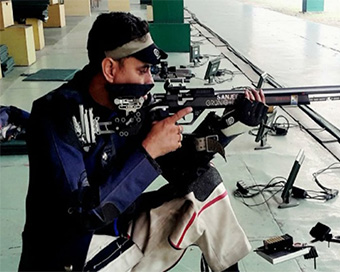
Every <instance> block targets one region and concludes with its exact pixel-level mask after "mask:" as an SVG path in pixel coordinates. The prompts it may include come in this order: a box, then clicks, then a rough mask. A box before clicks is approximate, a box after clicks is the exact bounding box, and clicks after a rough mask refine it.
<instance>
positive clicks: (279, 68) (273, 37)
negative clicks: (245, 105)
mask: <svg viewBox="0 0 340 272" xmlns="http://www.w3.org/2000/svg"><path fill="white" fill-rule="evenodd" d="M130 2H131V3H132V5H131V11H132V12H133V13H134V14H136V15H138V16H140V17H145V16H146V10H145V7H141V6H140V5H139V1H138V0H133V1H130ZM185 6H186V7H187V8H188V9H189V10H190V11H191V12H193V13H195V14H196V16H197V17H198V19H200V21H201V22H203V23H204V24H206V25H208V26H209V27H210V28H211V29H213V30H214V31H215V32H217V33H218V34H219V35H220V36H222V37H223V38H224V39H225V40H227V41H228V42H229V43H230V44H231V45H232V46H233V48H234V49H235V50H237V51H238V52H240V53H241V54H242V55H243V56H244V57H246V58H247V59H249V60H250V61H251V62H252V63H254V64H255V65H256V66H257V67H260V68H261V69H262V70H263V71H266V72H268V73H269V74H270V75H272V76H273V77H274V78H275V79H276V80H277V81H278V82H279V83H280V84H282V85H285V86H308V85H309V86H310V85H340V78H339V75H340V53H339V52H340V44H339V37H340V35H339V34H340V28H337V27H331V26H326V25H323V24H318V23H314V22H310V21H304V20H302V19H301V18H296V17H292V16H287V15H283V14H281V13H278V12H275V11H270V10H267V9H263V8H260V7H256V6H252V5H250V4H245V3H243V2H241V1H237V0H229V1H222V0H209V1H206V0H205V1H203V0H186V1H185ZM105 9H106V6H105V1H104V0H102V1H101V5H100V7H99V9H95V10H93V13H92V16H89V17H67V18H66V21H67V26H66V27H64V28H60V29H44V33H45V39H46V47H45V48H44V49H43V50H41V51H39V52H37V61H36V63H34V64H33V65H31V66H30V67H16V68H15V70H14V71H13V72H12V73H11V74H9V75H8V77H6V78H3V79H1V80H0V90H1V93H0V99H1V104H2V105H15V106H17V107H21V108H23V109H25V110H28V111H29V110H30V108H31V103H32V101H33V100H34V99H36V98H38V97H40V96H41V95H43V94H45V93H46V92H48V91H50V90H52V89H54V88H56V87H57V86H59V85H60V82H24V81H22V79H23V77H20V74H21V73H34V72H36V71H38V70H39V69H41V68H75V69H77V68H81V67H82V66H84V65H85V64H86V63H87V56H86V50H85V46H86V37H87V33H88V30H89V28H90V26H91V24H92V22H93V20H94V19H95V17H96V15H97V14H98V12H100V11H101V10H105ZM207 10H209V12H206V11H207ZM187 19H188V20H190V18H187ZM197 33H198V29H197V26H196V25H193V26H192V40H193V41H200V43H201V54H209V55H211V57H210V58H213V57H212V56H216V55H218V54H220V53H221V52H220V48H219V47H216V46H215V45H213V44H212V43H211V42H209V41H208V40H207V39H206V37H204V36H200V37H197V35H196V34H197ZM168 61H169V65H189V55H188V54H187V53H170V56H169V59H168ZM220 68H226V69H228V70H231V71H234V72H235V76H234V78H233V79H232V80H231V81H226V82H224V83H223V84H216V85H214V88H216V89H231V88H232V87H237V86H245V85H250V81H249V79H248V78H247V77H246V75H245V74H244V73H241V72H240V71H239V70H238V68H236V67H235V66H234V64H233V63H232V62H231V61H230V60H227V59H222V62H221V67H220ZM205 69H206V65H203V66H202V67H197V68H192V70H193V72H194V73H195V75H196V78H194V79H192V81H191V83H190V85H191V86H200V85H202V84H203V81H202V80H201V79H200V78H203V76H204V72H205ZM161 90H162V84H156V88H155V91H157V92H160V91H161ZM339 106H340V104H339V103H338V101H332V102H326V103H324V102H318V103H315V104H314V103H313V105H312V107H314V108H317V109H318V111H320V112H322V115H324V116H325V117H326V118H328V119H329V120H331V122H332V123H333V124H335V125H336V126H337V127H338V128H339V127H340V122H339V118H340V117H339V116H340V114H339V113H340V110H339ZM277 110H278V114H282V115H284V116H285V117H287V118H288V119H289V121H290V122H291V123H293V124H296V120H293V119H292V118H290V117H289V116H288V115H287V114H286V112H285V111H283V110H282V109H280V108H278V109H277ZM193 128H194V126H188V127H186V130H187V131H190V130H192V129H193ZM233 129H234V130H236V129H239V130H242V131H244V132H245V133H244V134H242V135H241V136H239V137H238V138H237V139H236V140H234V141H233V142H232V143H231V144H230V145H229V146H228V148H227V149H226V153H227V163H225V161H224V160H223V159H222V158H220V157H216V158H215V159H214V163H215V164H216V166H217V167H218V169H219V171H220V173H221V175H222V177H223V178H224V181H225V185H226V187H227V189H228V190H229V192H230V196H231V201H232V205H233V207H234V210H235V212H236V215H237V217H238V219H239V221H240V223H241V225H242V227H243V228H244V230H245V232H246V234H247V236H248V238H249V240H250V242H251V244H252V246H253V248H254V249H255V248H257V247H259V246H261V245H262V241H263V240H264V239H267V238H269V237H272V236H277V235H282V234H285V233H288V234H290V235H291V236H293V237H294V241H295V242H303V243H309V242H310V240H312V237H311V236H310V235H309V231H310V229H311V228H312V227H313V226H314V225H315V224H316V223H317V222H322V223H323V224H326V225H328V226H329V227H331V229H332V233H333V234H334V235H340V225H339V222H340V220H339V219H340V212H339V211H340V200H339V197H337V198H335V199H333V200H330V201H327V202H322V201H311V200H301V201H300V205H299V206H297V207H294V208H290V209H278V208H277V207H278V204H279V203H280V201H281V200H280V198H279V197H274V198H271V199H270V200H268V201H267V203H266V204H263V205H258V206H255V207H246V206H245V205H244V204H243V203H242V202H241V201H240V200H239V199H237V198H235V197H234V196H233V195H232V192H233V191H234V190H235V184H236V182H237V181H239V180H243V181H244V182H245V183H246V184H248V185H252V184H267V183H268V182H269V181H270V180H271V179H272V178H273V177H276V176H283V177H287V176H288V174H289V171H290V169H291V167H292V164H293V161H294V159H295V157H296V155H297V153H298V151H299V150H300V148H303V149H304V151H305V154H306V159H305V161H304V163H303V165H302V167H301V170H300V172H299V175H298V177H297V180H296V186H299V187H301V188H304V189H306V190H320V188H319V187H317V186H316V184H315V182H314V181H313V179H312V173H314V172H316V171H318V170H320V169H323V168H325V167H327V166H329V165H330V164H332V163H334V162H338V160H337V159H336V158H335V157H334V156H333V155H332V154H331V153H330V152H328V151H327V150H326V149H325V148H324V147H323V146H322V145H320V144H319V143H318V142H317V141H316V140H315V139H314V138H312V137H311V136H310V135H309V134H308V133H306V131H305V130H303V129H300V128H298V127H292V128H290V129H289V132H288V134H287V136H284V137H273V136H269V137H268V143H269V144H270V145H271V147H272V148H271V149H266V150H261V151H255V150H254V148H255V147H257V146H258V145H259V144H258V143H255V141H254V136H252V135H250V134H249V133H248V131H249V130H250V128H248V127H237V128H236V127H235V128H233ZM337 145H338V143H337ZM0 166H1V168H0V171H1V172H0V189H1V190H0V195H1V200H0V201H1V207H0V208H1V213H0V218H1V221H0V224H1V225H0V232H1V240H0V250H1V251H0V271H15V270H17V265H18V260H19V256H20V252H21V237H20V234H21V231H22V227H23V224H24V217H25V214H24V207H25V195H26V190H27V184H28V160H27V156H1V157H0ZM320 179H321V181H322V182H323V184H324V185H325V186H326V187H329V188H333V189H338V190H339V189H340V172H339V169H337V170H333V171H329V172H327V173H325V174H324V175H322V176H320ZM163 182H164V181H163V180H162V179H159V180H157V181H156V182H155V183H154V184H153V185H152V186H151V188H150V189H153V188H157V187H158V186H160V185H161V184H162V183H163ZM267 197H269V195H263V196H262V195H261V196H257V197H256V198H254V199H248V200H249V202H248V203H261V202H263V200H264V198H267ZM314 245H315V246H316V249H317V251H318V254H319V257H318V258H317V269H316V270H315V271H327V272H332V271H334V272H335V271H338V270H339V267H340V250H339V249H340V247H339V245H338V244H331V246H330V247H328V245H327V243H326V242H317V243H315V244H314ZM199 259H200V252H199V250H198V249H197V248H195V247H192V248H189V249H188V251H187V252H186V254H185V255H184V258H183V259H182V260H181V261H180V262H179V263H178V265H177V266H176V267H174V268H173V269H172V270H171V271H173V272H189V271H192V272H198V271H199ZM240 269H241V271H249V272H250V271H261V272H262V271H274V272H275V271H313V270H314V267H313V261H312V260H305V259H304V258H303V257H298V258H296V259H294V260H290V261H286V262H283V263H280V264H277V265H272V264H270V263H269V262H267V261H265V260H264V259H263V258H261V257H259V256H258V255H257V254H256V253H254V252H252V253H250V254H249V255H248V256H247V257H245V258H244V259H243V260H242V261H241V262H240Z"/></svg>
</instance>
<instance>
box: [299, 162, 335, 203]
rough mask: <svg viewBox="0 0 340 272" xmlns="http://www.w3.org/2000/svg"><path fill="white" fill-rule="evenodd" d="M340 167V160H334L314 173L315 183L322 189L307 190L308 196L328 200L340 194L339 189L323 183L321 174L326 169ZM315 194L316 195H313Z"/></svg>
mask: <svg viewBox="0 0 340 272" xmlns="http://www.w3.org/2000/svg"><path fill="white" fill-rule="evenodd" d="M337 169H340V162H334V163H332V164H330V165H329V166H327V167H326V168H323V169H320V170H319V171H317V172H315V173H313V174H312V176H313V180H314V181H315V183H316V184H317V185H318V186H319V187H320V188H321V189H322V191H314V190H306V191H307V198H309V199H315V200H323V201H328V200H331V199H333V198H335V197H336V196H337V195H338V194H339V190H337V189H331V188H328V187H326V186H324V185H322V184H321V182H320V180H319V176H320V175H321V174H323V173H324V172H326V171H330V170H337ZM313 194H315V195H313Z"/></svg>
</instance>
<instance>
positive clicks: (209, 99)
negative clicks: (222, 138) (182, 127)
mask: <svg viewBox="0 0 340 272" xmlns="http://www.w3.org/2000/svg"><path fill="white" fill-rule="evenodd" d="M164 89H165V93H155V94H153V95H152V99H153V102H152V104H151V105H150V106H149V107H150V111H151V112H152V111H157V112H158V114H160V115H163V118H164V117H166V116H169V115H171V114H173V113H175V112H177V111H178V110H180V109H182V108H185V107H192V108H193V118H192V120H191V122H186V123H184V124H192V123H194V121H196V119H197V118H198V117H199V116H200V115H201V113H202V112H203V111H204V110H206V109H218V108H226V107H232V106H233V105H235V104H237V100H238V99H240V98H242V97H244V90H245V87H241V88H234V89H231V90H225V91H223V90H214V89H213V88H211V87H209V88H187V87H186V86H185V85H182V84H178V85H174V84H172V83H171V82H169V81H167V82H165V84H164ZM263 92H264V95H265V97H266V104H267V105H268V106H274V105H277V106H283V105H303V104H309V103H310V97H309V95H320V94H321V95H328V96H322V97H314V98H313V101H315V100H318V101H321V100H326V99H331V100H340V85H339V86H320V87H318V86H312V87H289V88H275V89H274V88H272V89H263ZM330 94H339V95H338V96H329V95H330ZM162 111H163V114H162V113H161V112H162ZM155 119H157V118H155ZM158 119H161V118H158Z"/></svg>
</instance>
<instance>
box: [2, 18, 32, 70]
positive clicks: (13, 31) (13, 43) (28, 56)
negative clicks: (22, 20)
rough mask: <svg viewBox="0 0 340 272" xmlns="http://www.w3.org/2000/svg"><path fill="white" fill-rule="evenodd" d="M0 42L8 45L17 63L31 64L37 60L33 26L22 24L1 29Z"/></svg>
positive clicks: (20, 64) (9, 51) (22, 64)
mask: <svg viewBox="0 0 340 272" xmlns="http://www.w3.org/2000/svg"><path fill="white" fill-rule="evenodd" d="M0 43H1V44H6V45H7V47H8V53H9V55H11V56H12V57H13V58H14V62H15V64H16V65H19V66H29V65H31V64H32V63H34V62H35V61H36V54H35V46H34V35H33V26H31V25H21V24H20V25H13V26H9V27H7V28H6V29H5V30H1V31H0Z"/></svg>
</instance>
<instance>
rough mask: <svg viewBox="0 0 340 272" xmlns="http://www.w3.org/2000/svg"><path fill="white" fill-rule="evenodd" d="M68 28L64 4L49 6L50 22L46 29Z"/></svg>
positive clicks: (46, 24) (48, 21) (46, 23)
mask: <svg viewBox="0 0 340 272" xmlns="http://www.w3.org/2000/svg"><path fill="white" fill-rule="evenodd" d="M64 26H66V19H65V6H64V5H63V4H56V5H49V6H48V20H47V22H45V23H44V27H64Z"/></svg>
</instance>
